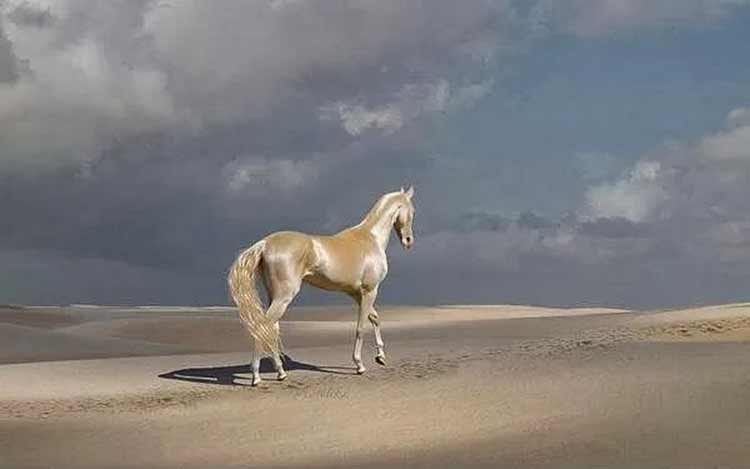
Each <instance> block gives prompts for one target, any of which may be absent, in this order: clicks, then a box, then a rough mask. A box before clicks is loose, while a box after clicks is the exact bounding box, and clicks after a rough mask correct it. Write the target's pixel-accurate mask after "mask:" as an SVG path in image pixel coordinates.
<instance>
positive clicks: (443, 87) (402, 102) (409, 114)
mask: <svg viewBox="0 0 750 469" xmlns="http://www.w3.org/2000/svg"><path fill="white" fill-rule="evenodd" d="M494 83H495V82H494V80H485V81H482V82H479V83H472V84H469V85H465V86H462V87H458V88H455V89H454V90H452V89H451V86H450V83H448V81H447V80H445V79H440V80H436V81H433V82H426V83H409V84H406V85H405V86H403V87H402V88H401V89H400V90H399V91H398V92H397V93H395V95H394V96H393V100H392V101H390V102H388V103H387V104H386V105H383V106H378V107H374V108H369V109H368V108H367V107H365V106H363V105H361V104H354V103H346V102H336V103H333V104H327V105H325V106H321V108H320V110H319V114H320V118H321V119H323V120H340V121H341V125H342V127H343V128H344V129H345V130H346V131H347V132H348V133H349V134H350V135H352V136H354V137H356V136H359V135H361V134H362V133H363V132H365V131H366V130H368V129H378V130H381V131H383V133H385V134H389V133H393V132H395V131H397V130H399V129H401V128H402V127H403V126H404V125H406V124H408V123H409V122H411V121H414V120H416V119H418V118H420V117H422V116H425V115H429V114H431V113H440V112H455V111H460V110H464V109H469V108H471V107H473V106H475V105H476V104H477V103H478V102H479V101H480V100H481V99H483V98H484V97H485V96H487V94H489V93H490V91H491V90H492V87H493V86H494Z"/></svg>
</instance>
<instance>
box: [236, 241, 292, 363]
mask: <svg viewBox="0 0 750 469" xmlns="http://www.w3.org/2000/svg"><path fill="white" fill-rule="evenodd" d="M265 244H266V242H265V240H261V241H258V242H257V243H255V244H253V245H252V246H250V247H249V248H247V249H245V250H244V251H242V252H241V253H240V255H239V256H237V259H235V261H234V263H233V264H232V267H231V269H230V270H229V275H228V276H227V282H228V283H229V290H230V292H231V294H232V299H233V300H234V302H235V304H236V305H237V308H238V310H239V314H240V320H241V321H242V324H243V325H244V326H245V329H247V331H248V332H249V333H250V335H251V336H252V338H253V339H254V340H255V343H256V348H258V349H260V350H261V351H263V352H266V353H279V349H280V344H279V334H278V331H277V330H276V328H275V327H274V325H273V324H271V322H270V321H268V319H267V318H266V315H265V308H264V307H263V302H262V301H261V298H260V296H259V295H258V289H257V288H256V286H255V274H256V272H257V270H258V264H259V263H260V258H261V254H262V253H263V248H264V247H265Z"/></svg>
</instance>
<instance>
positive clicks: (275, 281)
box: [263, 262, 302, 381]
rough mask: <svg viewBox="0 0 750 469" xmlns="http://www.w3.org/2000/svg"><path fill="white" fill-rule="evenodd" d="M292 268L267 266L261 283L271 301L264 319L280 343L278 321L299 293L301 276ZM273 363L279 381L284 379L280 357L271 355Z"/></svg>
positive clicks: (274, 264) (287, 266)
mask: <svg viewBox="0 0 750 469" xmlns="http://www.w3.org/2000/svg"><path fill="white" fill-rule="evenodd" d="M296 270H298V269H295V268H294V266H290V265H287V264H285V263H283V262H281V263H273V264H270V263H269V264H267V265H266V267H265V271H264V275H263V282H264V285H265V287H266V292H267V293H268V297H269V298H270V300H271V305H270V306H269V307H268V311H266V317H267V318H268V320H269V321H271V322H272V323H273V325H274V328H275V329H276V335H277V336H278V337H279V344H280V343H281V331H280V329H279V320H280V319H281V317H282V316H283V315H284V313H285V312H286V309H287V308H288V307H289V305H290V304H291V302H292V301H293V300H294V297H295V296H297V293H299V289H300V287H301V286H302V276H301V275H298V274H297V273H296ZM273 363H274V366H275V368H276V373H277V377H278V379H279V381H283V380H284V379H286V376H287V375H286V372H285V371H284V365H283V363H282V361H281V357H280V356H279V354H278V353H274V354H273Z"/></svg>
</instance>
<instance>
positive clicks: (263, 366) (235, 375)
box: [159, 354, 356, 386]
mask: <svg viewBox="0 0 750 469" xmlns="http://www.w3.org/2000/svg"><path fill="white" fill-rule="evenodd" d="M282 360H283V362H284V369H285V370H287V371H294V370H304V371H314V372H318V373H330V374H336V375H350V374H356V369H355V368H353V367H352V368H348V367H341V366H316V365H312V364H310V363H304V362H299V361H297V360H295V359H293V358H292V357H290V356H289V355H286V354H284V355H283V358H282ZM343 370H346V371H343ZM260 371H261V373H267V372H272V371H276V369H275V368H274V366H273V362H272V361H271V359H270V358H263V359H262V360H261V361H260ZM252 373H253V371H252V367H251V366H250V364H246V365H230V366H215V367H207V368H183V369H181V370H174V371H170V372H167V373H162V374H160V375H159V378H164V379H174V380H177V381H188V382H191V383H204V384H218V385H222V386H249V380H250V377H251V375H252ZM240 375H245V376H240ZM238 379H240V380H243V381H247V382H248V383H242V382H237V381H236V380H238Z"/></svg>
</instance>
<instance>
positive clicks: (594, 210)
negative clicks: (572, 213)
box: [586, 161, 669, 222]
mask: <svg viewBox="0 0 750 469" xmlns="http://www.w3.org/2000/svg"><path fill="white" fill-rule="evenodd" d="M663 178H664V171H663V169H662V167H661V163H660V162H658V161H639V162H638V163H637V164H636V165H635V167H634V168H633V169H632V170H631V171H629V172H628V174H627V175H626V176H625V177H624V178H622V179H620V180H618V181H616V182H614V183H604V184H601V185H599V186H595V187H592V188H590V189H589V190H588V191H587V192H586V204H587V213H588V214H590V215H591V216H593V217H594V218H624V219H626V220H629V221H632V222H641V221H644V220H646V219H648V218H649V217H651V216H653V215H654V213H655V212H656V211H657V210H658V209H659V208H660V207H661V206H662V204H663V203H664V202H666V201H667V200H668V198H669V194H668V192H667V191H666V190H665V188H664V187H663V186H662V179H663Z"/></svg>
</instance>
